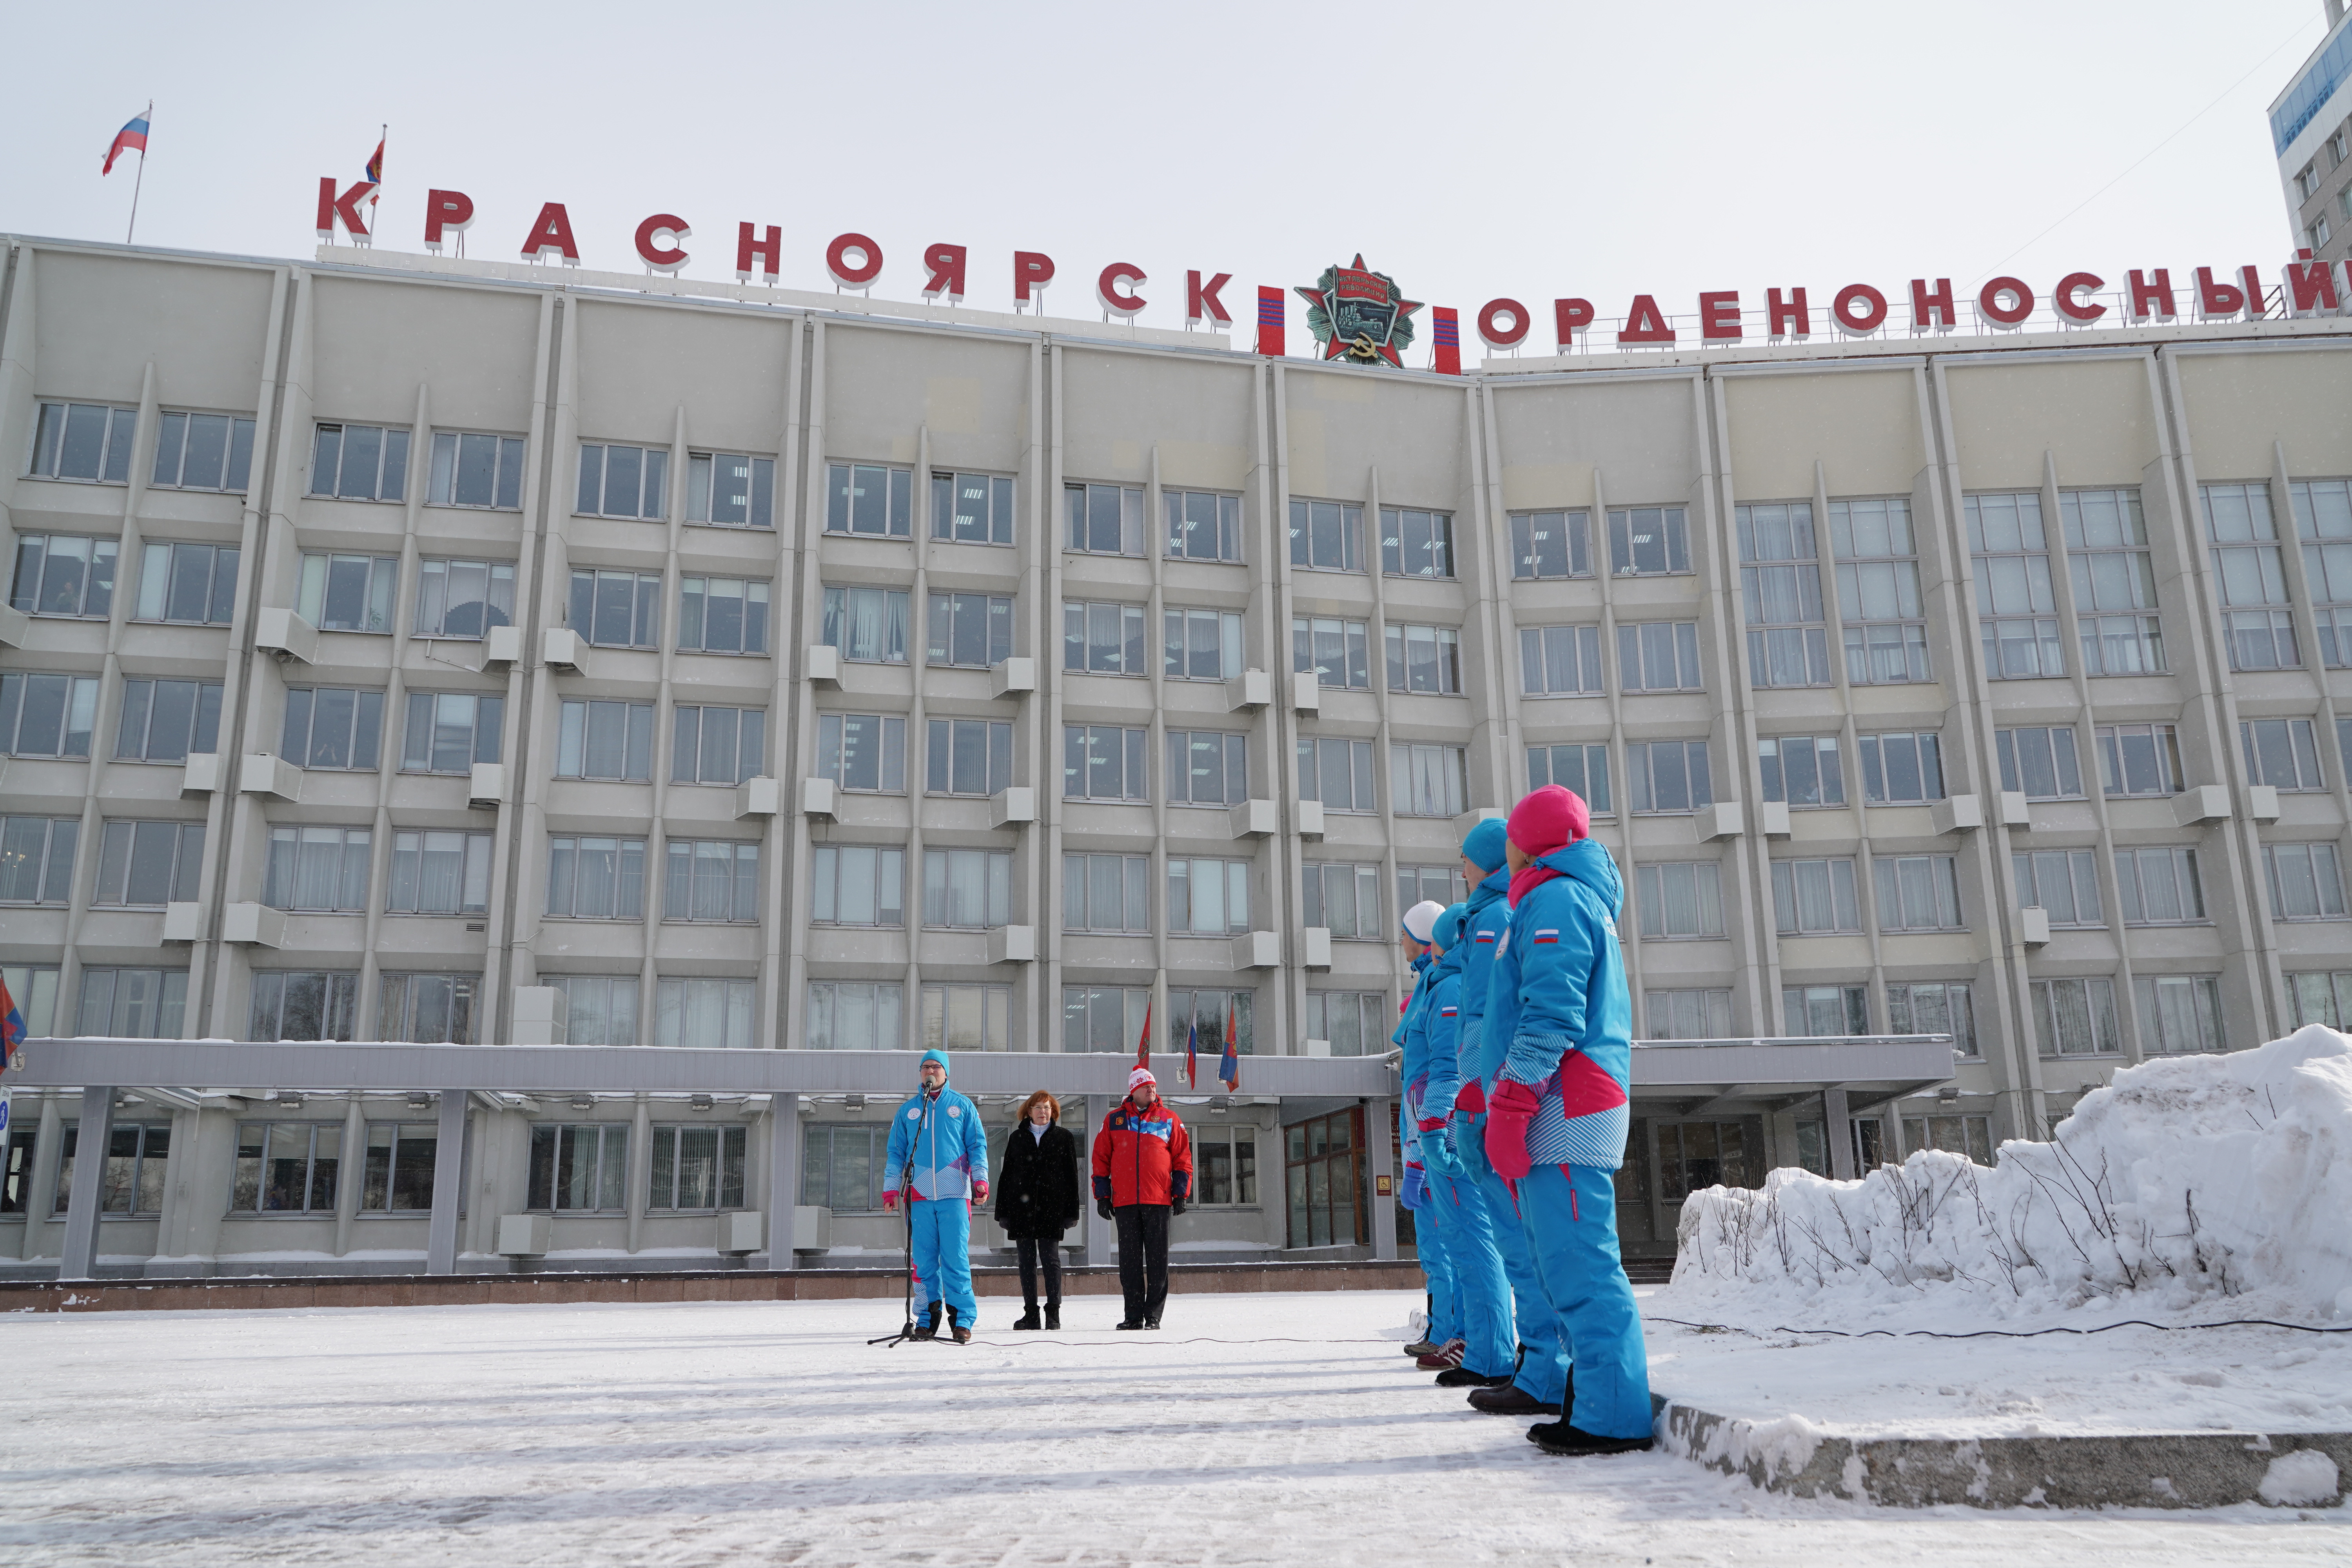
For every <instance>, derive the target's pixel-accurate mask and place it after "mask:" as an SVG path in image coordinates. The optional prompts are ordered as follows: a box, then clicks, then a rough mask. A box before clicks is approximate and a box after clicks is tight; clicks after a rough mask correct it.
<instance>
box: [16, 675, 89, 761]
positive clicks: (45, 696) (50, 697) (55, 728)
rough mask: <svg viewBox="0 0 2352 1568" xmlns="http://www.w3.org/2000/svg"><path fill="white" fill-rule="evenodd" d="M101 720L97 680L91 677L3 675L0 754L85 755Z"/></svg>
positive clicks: (22, 755)
mask: <svg viewBox="0 0 2352 1568" xmlns="http://www.w3.org/2000/svg"><path fill="white" fill-rule="evenodd" d="M97 721H98V682H97V680H96V679H92V678H91V677H89V676H87V675H16V674H9V675H0V752H5V754H6V755H9V756H12V757H86V756H88V755H89V731H90V726H91V725H92V724H95V723H96V722H97Z"/></svg>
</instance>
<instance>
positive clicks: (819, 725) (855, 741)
mask: <svg viewBox="0 0 2352 1568" xmlns="http://www.w3.org/2000/svg"><path fill="white" fill-rule="evenodd" d="M816 772H817V776H818V777H819V778H827V779H831V780H832V781H833V782H834V783H835V784H837V785H839V786H840V787H841V788H843V789H845V790H856V791H859V792H861V793H867V794H881V795H904V794H905V793H906V791H907V721H905V720H904V719H901V718H898V716H897V715H895V714H887V713H820V714H818V715H817V721H816Z"/></svg>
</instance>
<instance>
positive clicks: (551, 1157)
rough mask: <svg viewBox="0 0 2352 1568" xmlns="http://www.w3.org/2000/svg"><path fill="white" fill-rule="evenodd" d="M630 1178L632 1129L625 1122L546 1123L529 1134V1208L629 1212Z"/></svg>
mask: <svg viewBox="0 0 2352 1568" xmlns="http://www.w3.org/2000/svg"><path fill="white" fill-rule="evenodd" d="M628 1178H629V1130H628V1128H627V1127H626V1126H625V1125H624V1124H622V1123H620V1122H595V1121H591V1122H586V1123H583V1124H572V1123H558V1124H555V1125H552V1126H551V1125H549V1124H547V1123H544V1122H542V1123H541V1124H540V1125H538V1126H535V1127H533V1128H532V1129H531V1130H530V1193H529V1195H528V1196H526V1197H525V1198H524V1199H523V1206H524V1207H525V1208H533V1209H591V1210H593V1209H618V1208H624V1207H626V1206H627V1197H626V1195H625V1188H626V1185H627V1183H628Z"/></svg>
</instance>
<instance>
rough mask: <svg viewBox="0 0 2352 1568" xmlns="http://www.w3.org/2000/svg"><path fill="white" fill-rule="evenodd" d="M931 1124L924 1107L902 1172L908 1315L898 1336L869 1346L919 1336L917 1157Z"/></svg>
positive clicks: (900, 1192)
mask: <svg viewBox="0 0 2352 1568" xmlns="http://www.w3.org/2000/svg"><path fill="white" fill-rule="evenodd" d="M930 1125H931V1106H930V1102H929V1101H928V1100H926V1101H925V1102H924V1105H923V1120H922V1121H921V1122H920V1123H919V1126H918V1128H917V1130H916V1132H915V1136H914V1137H913V1138H912V1139H910V1140H908V1144H907V1163H906V1164H905V1165H904V1166H903V1167H902V1168H901V1169H900V1170H899V1172H898V1215H899V1217H900V1219H901V1221H902V1222H903V1223H904V1225H905V1227H906V1228H905V1230H904V1232H903V1234H904V1236H905V1237H906V1245H907V1293H906V1298H905V1303H904V1304H905V1310H906V1316H905V1318H904V1320H903V1321H901V1322H900V1323H899V1325H898V1332H897V1333H895V1334H883V1335H880V1336H878V1337H877V1338H875V1339H870V1340H868V1341H866V1343H867V1344H869V1345H895V1344H898V1343H901V1342H905V1341H908V1340H912V1339H913V1338H914V1337H915V1155H916V1153H917V1152H919V1150H920V1149H921V1148H922V1146H923V1133H924V1131H928V1130H929V1127H930Z"/></svg>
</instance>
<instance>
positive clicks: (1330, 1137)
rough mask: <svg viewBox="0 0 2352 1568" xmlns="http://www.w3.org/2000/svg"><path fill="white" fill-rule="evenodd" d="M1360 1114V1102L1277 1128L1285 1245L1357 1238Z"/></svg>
mask: <svg viewBox="0 0 2352 1568" xmlns="http://www.w3.org/2000/svg"><path fill="white" fill-rule="evenodd" d="M1363 1118H1364V1113H1363V1110H1362V1108H1361V1107H1355V1108H1352V1109H1349V1110H1334V1111H1332V1112H1330V1113H1329V1114H1328V1115H1324V1116H1318V1117H1315V1118H1313V1119H1312V1120H1310V1121H1294V1122H1292V1123H1291V1124H1290V1125H1289V1126H1287V1127H1285V1128H1284V1129H1283V1130H1282V1138H1283V1164H1282V1176H1283V1195H1284V1198H1285V1200H1286V1211H1287V1224H1288V1229H1287V1231H1286V1240H1287V1242H1288V1244H1289V1245H1290V1246H1292V1247H1349V1246H1361V1245H1362V1244H1363V1241H1364V1237H1365V1235H1366V1228H1365V1225H1364V1197H1363V1188H1364V1148H1363V1144H1364V1127H1363ZM1381 1136H1382V1137H1386V1136H1387V1134H1386V1133H1382V1134H1381Z"/></svg>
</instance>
